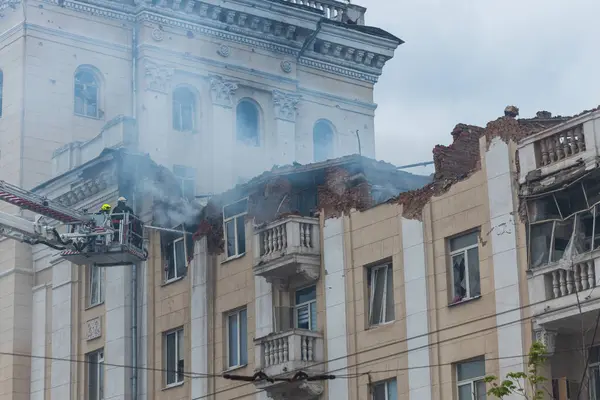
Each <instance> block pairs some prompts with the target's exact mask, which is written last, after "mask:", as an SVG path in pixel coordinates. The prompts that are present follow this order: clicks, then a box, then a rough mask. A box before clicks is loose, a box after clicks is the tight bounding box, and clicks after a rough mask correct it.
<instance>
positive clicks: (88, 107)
mask: <svg viewBox="0 0 600 400" xmlns="http://www.w3.org/2000/svg"><path fill="white" fill-rule="evenodd" d="M98 103H99V89H98V80H97V79H96V76H95V75H94V73H92V72H91V71H85V70H84V71H79V72H77V73H76V74H75V114H77V115H82V116H84V117H92V118H98V117H99V110H98Z"/></svg>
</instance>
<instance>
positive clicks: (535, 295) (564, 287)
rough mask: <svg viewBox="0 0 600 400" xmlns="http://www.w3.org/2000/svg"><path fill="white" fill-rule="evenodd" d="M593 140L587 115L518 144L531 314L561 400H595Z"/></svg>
mask: <svg viewBox="0 0 600 400" xmlns="http://www.w3.org/2000/svg"><path fill="white" fill-rule="evenodd" d="M599 133H600V112H598V111H596V110H592V111H591V112H585V113H583V114H581V115H579V116H576V117H573V118H571V119H569V120H567V121H566V122H564V123H562V124H560V125H557V126H555V127H553V128H551V129H548V130H545V131H543V132H540V133H538V134H535V135H530V136H528V137H526V138H524V139H523V140H521V141H520V142H519V145H518V153H519V161H520V166H521V170H520V173H519V177H518V179H519V199H520V203H519V206H520V208H519V218H520V219H521V220H522V221H524V222H525V224H526V225H527V232H526V234H527V239H528V240H527V246H528V247H527V250H528V254H529V257H528V264H527V267H526V268H527V277H528V281H529V293H530V307H531V310H530V311H531V313H532V316H533V317H534V319H533V321H534V326H533V328H534V330H535V337H536V339H538V340H540V341H542V342H543V343H545V344H546V346H547V348H548V350H549V352H550V354H552V356H551V357H550V365H549V369H548V375H549V377H551V378H554V379H555V380H558V381H559V382H558V383H555V388H554V390H555V393H556V392H560V395H561V397H560V398H561V399H574V398H578V394H579V396H580V397H579V398H581V399H589V400H598V399H600V357H599V354H600V353H599V349H600V347H599V343H598V336H597V335H596V331H597V329H598V316H599V315H600V314H599V313H600V307H599V305H598V304H599V300H598V298H599V297H598V296H599V294H598V291H597V290H596V287H597V286H598V277H599V276H600V275H599V273H600V271H599V269H598V268H599V265H600V264H599V263H598V253H597V250H598V248H599V247H600V243H599V240H600V238H599V236H598V235H597V234H596V232H598V229H600V225H599V224H600V218H598V212H599V211H600V208H598V205H599V204H598V203H599V202H600V168H599V164H598V160H599V155H598V144H597V143H598V138H599V137H600V136H599ZM584 368H586V369H584Z"/></svg>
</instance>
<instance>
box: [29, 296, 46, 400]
mask: <svg viewBox="0 0 600 400" xmlns="http://www.w3.org/2000/svg"><path fill="white" fill-rule="evenodd" d="M32 291H33V310H32V321H31V356H32V359H31V396H30V399H31V400H44V392H45V389H46V387H45V380H46V360H45V357H46V296H47V291H48V287H47V286H46V285H45V284H44V285H40V286H37V287H34V288H33V290H32Z"/></svg>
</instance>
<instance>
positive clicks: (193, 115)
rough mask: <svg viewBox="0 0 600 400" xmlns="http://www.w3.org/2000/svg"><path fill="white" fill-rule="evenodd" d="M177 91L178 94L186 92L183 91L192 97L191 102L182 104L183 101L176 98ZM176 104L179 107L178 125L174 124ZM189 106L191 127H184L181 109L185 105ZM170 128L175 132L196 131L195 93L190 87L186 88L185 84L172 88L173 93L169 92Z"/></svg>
mask: <svg viewBox="0 0 600 400" xmlns="http://www.w3.org/2000/svg"><path fill="white" fill-rule="evenodd" d="M177 92H179V93H180V94H182V93H183V92H187V93H185V95H189V96H191V99H192V103H191V104H189V103H188V104H184V103H183V102H181V101H179V99H177V96H176V95H177ZM176 104H177V105H178V108H179V126H178V127H177V126H175V105H176ZM186 105H187V106H189V108H190V117H191V120H190V122H191V129H185V128H184V126H185V124H184V121H183V114H184V113H183V109H184V107H185V106H186ZM171 113H172V115H171V128H172V129H173V130H175V131H177V132H195V131H196V114H197V112H196V95H195V93H194V91H193V90H191V89H190V88H188V87H187V86H180V87H178V88H175V90H173V93H172V94H171Z"/></svg>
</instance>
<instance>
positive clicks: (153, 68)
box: [144, 60, 174, 93]
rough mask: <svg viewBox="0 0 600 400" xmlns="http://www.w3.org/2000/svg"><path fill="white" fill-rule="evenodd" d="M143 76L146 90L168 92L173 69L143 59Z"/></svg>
mask: <svg viewBox="0 0 600 400" xmlns="http://www.w3.org/2000/svg"><path fill="white" fill-rule="evenodd" d="M144 70H145V72H144V78H145V81H146V90H151V91H154V92H159V93H168V92H169V90H170V89H171V79H172V78H173V72H174V69H173V68H170V67H166V66H161V65H158V64H156V63H154V62H152V61H149V60H144Z"/></svg>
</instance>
